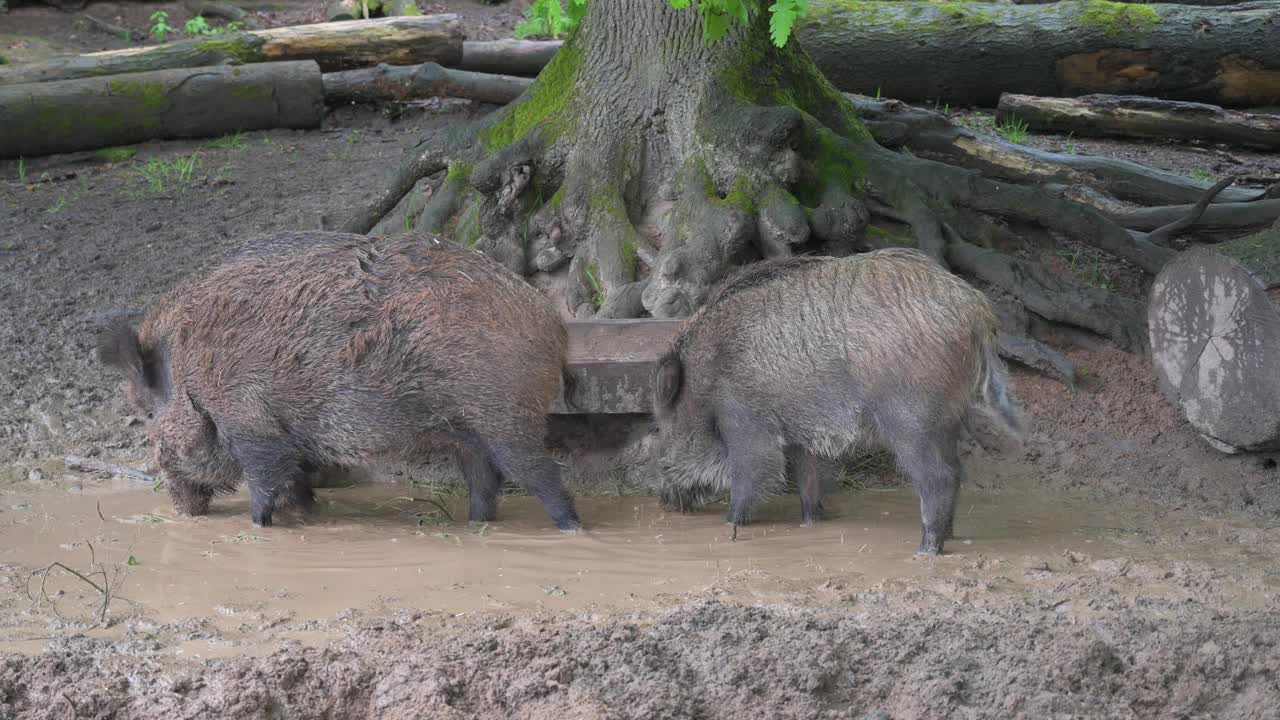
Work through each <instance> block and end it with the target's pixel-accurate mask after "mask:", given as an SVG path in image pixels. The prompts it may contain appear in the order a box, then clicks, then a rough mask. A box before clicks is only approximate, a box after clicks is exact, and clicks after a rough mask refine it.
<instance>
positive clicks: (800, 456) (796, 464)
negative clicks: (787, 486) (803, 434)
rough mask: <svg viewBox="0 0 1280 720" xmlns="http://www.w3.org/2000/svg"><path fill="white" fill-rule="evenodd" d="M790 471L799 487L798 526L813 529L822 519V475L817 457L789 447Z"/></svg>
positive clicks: (804, 450)
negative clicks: (793, 473) (790, 457)
mask: <svg viewBox="0 0 1280 720" xmlns="http://www.w3.org/2000/svg"><path fill="white" fill-rule="evenodd" d="M790 454H791V456H792V470H793V472H795V477H796V484H797V485H799V486H800V524H801V525H802V526H804V527H813V524H814V523H815V522H817V521H819V520H821V519H822V473H821V468H820V463H819V462H818V456H817V455H814V454H813V453H812V452H809V451H808V450H806V449H805V448H802V447H800V446H798V445H793V446H792V447H791V453H790Z"/></svg>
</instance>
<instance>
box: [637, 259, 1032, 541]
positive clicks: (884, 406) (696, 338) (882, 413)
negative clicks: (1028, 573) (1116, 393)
mask: <svg viewBox="0 0 1280 720" xmlns="http://www.w3.org/2000/svg"><path fill="white" fill-rule="evenodd" d="M975 409H976V410H979V411H981V412H983V413H985V414H986V415H988V416H989V417H991V418H992V419H994V420H996V422H997V425H998V426H999V427H1001V428H1002V429H1004V430H1006V431H1008V432H1010V433H1011V434H1013V435H1015V436H1020V435H1021V433H1022V420H1021V413H1020V410H1019V408H1018V406H1017V403H1016V401H1015V400H1014V399H1013V398H1012V396H1011V395H1010V393H1009V390H1008V378H1007V375H1006V371H1005V368H1004V365H1003V363H1002V362H1001V361H1000V359H999V357H997V355H996V318H995V314H994V311H993V309H992V306H991V304H990V302H989V301H988V300H987V298H986V297H985V296H984V295H983V294H982V293H981V292H979V291H978V290H977V289H975V288H974V287H972V286H970V285H969V284H967V283H965V282H964V281H963V280H961V279H960V278H958V277H956V276H955V275H952V274H951V273H949V272H947V271H946V270H945V269H943V268H942V267H941V266H940V265H938V264H937V263H936V262H934V261H933V260H931V259H930V258H929V257H928V256H926V255H924V254H923V253H920V252H918V251H915V250H906V249H897V248H893V249H887V250H877V251H875V252H869V253H865V254H860V255H854V256H851V257H847V258H840V259H836V258H829V257H811V256H810V257H794V258H785V259H777V260H767V261H762V262H758V263H753V264H751V265H748V266H747V267H745V268H743V269H741V270H739V271H738V272H737V273H735V274H734V275H731V276H729V277H727V278H725V279H724V280H723V281H721V282H720V284H719V285H718V286H717V287H716V288H714V289H713V290H712V292H711V293H710V294H709V295H708V298H707V300H706V302H705V303H704V304H703V306H702V307H701V308H699V309H698V311H697V312H695V313H694V314H693V315H692V316H691V317H690V318H689V320H688V321H687V322H686V323H685V325H684V326H683V328H682V330H681V331H680V333H679V334H678V335H677V337H676V339H675V340H674V341H673V344H672V348H671V350H669V351H668V352H667V353H666V354H665V355H664V356H663V358H662V359H661V361H660V362H659V366H658V369H657V371H656V374H655V380H654V413H655V416H656V420H657V429H658V438H657V442H656V443H655V449H654V453H655V456H654V457H655V463H654V464H655V466H656V470H657V472H658V475H659V477H658V484H659V491H660V495H661V499H662V503H663V505H664V507H666V508H667V509H669V510H679V511H682V512H685V511H689V510H692V509H697V508H698V507H700V506H701V505H702V504H703V503H704V502H705V501H706V500H707V499H708V498H710V497H711V496H712V495H714V494H715V493H717V492H722V491H723V490H725V489H726V488H727V489H728V490H729V495H730V501H729V503H730V507H729V516H728V520H729V523H730V524H732V525H733V526H734V532H735V534H736V532H737V526H738V525H741V524H744V523H746V522H747V521H748V519H749V516H750V513H751V510H752V508H753V506H754V505H755V503H756V502H757V501H758V500H759V499H760V498H761V497H762V496H763V495H765V494H768V493H769V492H771V491H776V490H777V489H778V488H779V487H780V485H782V484H783V483H784V482H785V478H786V468H787V466H788V465H790V466H791V468H792V472H793V473H795V476H796V479H797V480H798V483H799V486H800V494H801V512H802V519H803V521H804V523H805V524H809V523H812V522H813V521H814V520H815V519H817V518H818V517H819V516H820V514H821V485H820V482H819V481H820V478H819V477H818V476H819V473H820V466H821V465H822V463H823V462H824V460H825V459H826V458H830V457H833V456H836V455H838V454H841V453H843V452H845V451H848V450H851V449H854V448H856V447H858V446H860V445H863V444H865V443H867V442H868V441H871V440H874V439H877V438H878V439H879V441H880V442H881V443H882V444H883V445H886V446H887V447H888V448H889V449H890V450H892V451H893V452H894V454H895V455H896V457H897V461H898V464H899V466H900V467H901V469H902V470H903V472H904V473H905V474H906V475H908V476H909V477H910V478H911V481H912V483H913V484H914V486H915V490H916V494H917V495H918V496H919V498H920V515H921V520H922V525H923V527H922V539H921V543H920V550H919V552H920V553H923V554H929V555H935V554H939V553H941V552H942V544H943V541H944V540H945V539H946V538H948V537H949V536H950V534H951V525H952V518H953V516H954V514H955V506H956V496H957V491H958V487H959V482H960V463H959V458H958V453H957V449H956V445H957V442H958V439H959V435H960V430H961V427H962V425H963V424H964V423H965V422H966V416H967V414H968V413H969V411H970V410H975Z"/></svg>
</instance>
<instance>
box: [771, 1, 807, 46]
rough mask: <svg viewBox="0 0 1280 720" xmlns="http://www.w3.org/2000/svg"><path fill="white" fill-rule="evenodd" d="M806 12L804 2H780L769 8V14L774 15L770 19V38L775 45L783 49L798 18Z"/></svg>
mask: <svg viewBox="0 0 1280 720" xmlns="http://www.w3.org/2000/svg"><path fill="white" fill-rule="evenodd" d="M804 11H805V8H804V0H778V2H775V3H774V4H773V5H771V6H769V12H771V13H773V14H772V15H771V16H770V17H769V37H771V38H772V39H773V44H774V45H776V46H777V47H783V46H785V45H786V44H787V39H788V38H790V37H791V28H792V26H793V25H795V22H796V18H797V17H798V16H799V15H802V14H804Z"/></svg>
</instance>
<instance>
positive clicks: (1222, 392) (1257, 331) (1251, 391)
mask: <svg viewBox="0 0 1280 720" xmlns="http://www.w3.org/2000/svg"><path fill="white" fill-rule="evenodd" d="M1278 287H1280V228H1271V229H1268V230H1265V231H1263V232H1260V233H1257V234H1255V235H1250V236H1248V237H1244V238H1240V239H1238V240H1233V241H1229V242H1225V243H1221V244H1219V245H1213V246H1207V247H1201V248H1196V249H1194V250H1190V251H1187V252H1186V253H1184V254H1183V255H1182V256H1181V257H1179V258H1177V259H1176V260H1175V261H1173V262H1171V263H1169V264H1168V265H1167V266H1166V267H1165V269H1164V270H1163V271H1161V273H1160V274H1159V275H1157V276H1156V280H1155V283H1154V284H1153V285H1152V288H1151V302H1150V305H1149V306H1148V311H1147V314H1148V327H1149V328H1150V333H1151V351H1152V362H1153V364H1154V366H1155V369H1156V375H1157V377H1158V378H1159V380H1160V386H1161V388H1162V389H1163V390H1164V391H1165V393H1166V394H1167V395H1168V397H1169V398H1170V400H1172V401H1173V402H1174V403H1176V404H1177V405H1178V406H1179V407H1181V408H1182V411H1183V414H1184V415H1185V416H1186V418H1187V421H1188V422H1189V423H1191V425H1192V426H1193V427H1194V428H1195V429H1196V430H1197V431H1199V432H1200V434H1201V436H1202V437H1204V438H1205V440H1206V441H1208V442H1209V444H1210V445H1212V446H1214V447H1215V448H1217V449H1219V450H1221V451H1223V452H1228V453H1232V452H1238V451H1242V450H1243V451H1260V450H1277V449H1280V305H1278V304H1277V297H1278V296H1280V294H1277V293H1275V292H1274V290H1273V291H1272V293H1271V294H1269V293H1268V290H1270V289H1273V288H1278Z"/></svg>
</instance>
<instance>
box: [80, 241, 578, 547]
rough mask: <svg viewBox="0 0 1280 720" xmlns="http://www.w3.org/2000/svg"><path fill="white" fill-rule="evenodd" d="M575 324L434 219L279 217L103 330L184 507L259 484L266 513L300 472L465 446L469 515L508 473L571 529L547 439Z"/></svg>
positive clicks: (103, 342) (485, 511)
mask: <svg viewBox="0 0 1280 720" xmlns="http://www.w3.org/2000/svg"><path fill="white" fill-rule="evenodd" d="M567 345H568V333H567V331H566V329H565V326H564V324H563V322H562V321H561V319H560V317H559V315H558V314H557V312H556V310H555V308H554V307H553V306H552V305H551V303H550V301H548V300H547V299H546V298H545V297H543V296H542V295H541V294H540V293H539V292H538V291H537V290H536V289H534V288H533V287H531V286H530V285H529V284H528V283H526V282H525V281H524V280H522V279H521V278H519V277H517V276H516V275H515V274H513V273H512V272H510V271H508V270H507V269H506V268H504V267H502V266H501V265H499V264H498V263H496V262H494V261H493V260H491V259H489V258H488V257H486V256H485V255H483V254H481V253H479V252H477V251H474V250H470V249H467V248H464V247H461V246H459V245H456V244H453V243H450V242H447V241H442V240H440V239H437V238H435V237H430V236H416V237H415V236H408V237H399V238H390V239H384V238H368V237H365V236H362V235H349V234H343V233H334V232H321V231H315V232H295V233H278V234H274V235H268V236H266V237H263V238H260V239H257V240H254V241H251V242H250V243H248V244H247V245H246V246H245V247H244V248H243V249H241V250H240V251H238V252H236V253H234V254H232V255H230V256H229V257H228V258H227V259H225V260H224V261H223V262H222V263H221V264H220V265H217V266H216V267H214V268H213V269H212V270H209V271H208V272H205V273H202V274H199V275H197V276H195V277H193V278H191V279H189V280H187V281H186V282H183V283H181V284H179V285H178V286H177V287H175V288H173V289H172V290H170V291H169V292H168V293H166V294H165V295H164V296H162V297H161V298H160V299H159V300H158V301H157V302H155V303H154V304H153V305H152V306H151V307H150V308H149V309H148V310H147V311H146V313H145V316H144V317H143V318H142V320H141V323H140V325H139V326H138V328H137V330H136V331H135V329H134V327H133V323H132V322H131V319H130V318H129V317H127V316H120V317H118V318H116V319H115V320H113V321H110V322H109V323H107V324H106V325H104V327H103V328H102V330H101V331H100V334H99V338H98V353H99V357H100V358H101V360H102V361H103V362H104V363H105V364H107V365H109V366H112V367H115V368H118V369H119V370H120V371H122V372H123V374H124V375H125V377H126V378H127V380H128V385H129V394H130V397H131V399H132V401H133V402H134V403H135V404H136V405H137V406H138V407H139V408H141V409H142V411H143V412H145V413H147V415H148V417H153V418H154V421H153V422H152V423H151V428H150V432H151V435H152V438H153V441H154V447H155V452H156V458H157V461H158V463H159V465H160V468H161V470H162V472H163V473H164V476H165V478H166V481H167V484H168V487H169V492H170V494H171V496H172V498H173V501H174V504H175V505H176V507H177V508H178V509H179V510H180V511H183V512H186V513H189V514H193V515H195V514H202V513H205V512H207V511H208V508H209V503H210V500H211V499H212V498H213V497H214V496H215V495H218V494H224V493H231V492H234V491H235V490H236V488H237V487H238V486H239V484H240V482H241V480H242V479H243V480H246V481H247V482H248V485H249V494H250V502H251V516H252V520H253V522H254V524H256V525H260V526H266V525H270V524H271V516H272V511H273V510H274V509H275V507H276V502H277V499H281V498H283V499H285V500H288V499H292V500H293V501H295V502H296V503H297V504H299V505H301V506H303V507H304V508H305V507H309V506H310V505H311V502H312V493H311V488H310V486H309V485H308V484H307V483H306V481H305V479H304V472H305V471H306V470H307V469H309V468H311V467H317V466H340V465H353V464H362V463H367V462H369V461H371V460H374V459H376V458H378V457H383V456H387V455H405V454H412V453H414V452H415V451H421V450H423V449H426V448H428V447H432V446H435V445H436V444H438V443H439V442H440V441H442V440H443V441H447V442H449V443H452V444H454V445H455V446H456V447H457V448H458V452H459V456H460V460H461V464H462V469H463V473H464V475H465V479H466V480H467V482H468V484H469V486H470V498H471V499H470V513H469V518H470V520H472V521H477V522H479V521H489V520H493V519H494V518H495V514H496V511H497V490H498V486H499V483H500V478H501V477H506V478H507V479H509V480H511V481H514V482H516V483H518V484H520V485H522V486H524V487H525V488H527V489H528V490H529V491H530V492H531V493H532V494H534V495H536V496H537V497H538V498H539V499H541V500H542V503H543V505H544V506H545V508H546V510H547V512H548V513H549V514H550V515H551V518H552V520H554V521H555V524H556V526H557V527H559V528H560V529H561V530H565V531H572V530H575V529H576V528H577V527H578V525H579V521H578V515H577V512H576V510H575V509H574V503H573V499H572V497H571V496H570V495H569V494H568V493H567V492H566V491H565V489H564V487H563V486H562V485H561V481H560V467H559V465H558V464H557V463H556V462H555V461H553V460H552V459H551V458H550V457H549V456H548V454H547V452H546V449H545V446H544V444H543V443H544V436H545V433H546V425H547V412H548V409H549V408H550V405H551V402H552V400H553V399H554V398H555V396H556V395H557V393H559V392H560V388H561V382H562V377H564V378H567V377H568V376H567V374H566V373H565V370H564V368H565V352H566V348H567Z"/></svg>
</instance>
